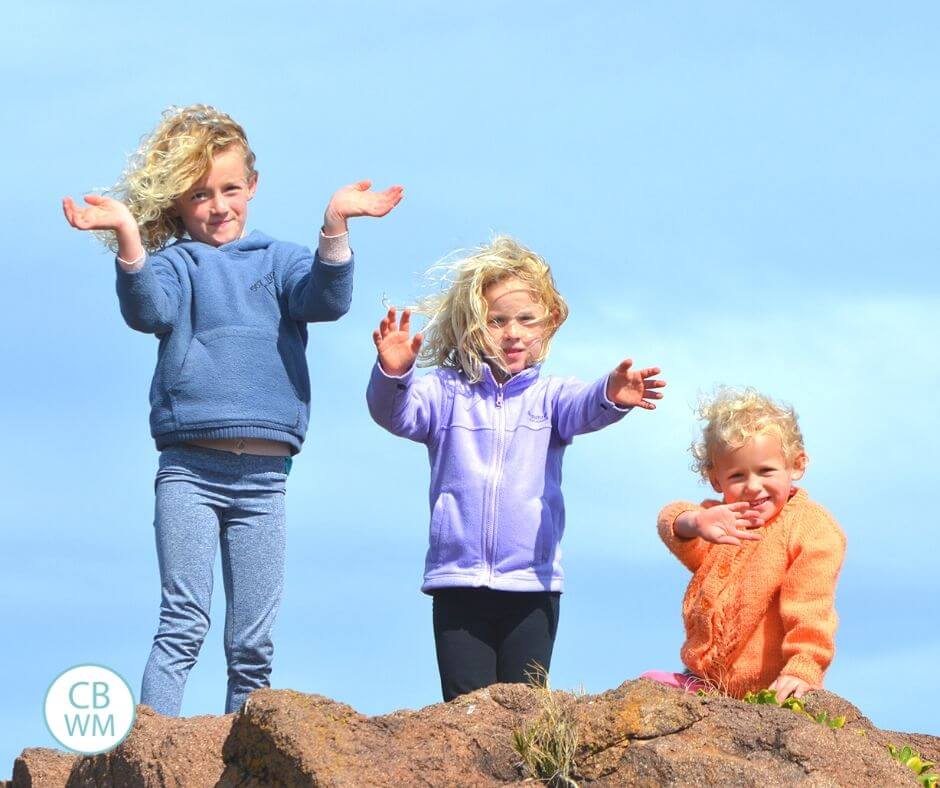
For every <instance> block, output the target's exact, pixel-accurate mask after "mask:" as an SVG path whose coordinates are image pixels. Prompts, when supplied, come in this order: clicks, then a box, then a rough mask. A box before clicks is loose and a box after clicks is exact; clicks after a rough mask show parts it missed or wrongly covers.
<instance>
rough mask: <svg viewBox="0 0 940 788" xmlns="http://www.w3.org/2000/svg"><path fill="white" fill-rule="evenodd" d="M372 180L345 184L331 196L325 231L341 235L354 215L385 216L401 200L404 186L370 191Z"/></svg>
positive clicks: (325, 214) (324, 225) (326, 214)
mask: <svg viewBox="0 0 940 788" xmlns="http://www.w3.org/2000/svg"><path fill="white" fill-rule="evenodd" d="M370 186H372V181H359V182H358V183H351V184H349V186H343V187H342V188H341V189H339V190H338V191H337V192H336V194H334V195H333V196H332V197H331V198H330V203H329V205H327V206H326V213H324V214H323V232H324V233H325V234H326V235H340V234H341V233H344V232H346V220H347V219H351V218H353V217H354V216H385V214H387V213H388V212H389V211H390V210H392V208H394V207H395V206H396V205H398V203H399V202H401V198H402V195H403V194H404V191H405V190H404V188H403V187H401V186H390V187H389V188H387V189H386V190H385V191H382V192H373V191H369V187H370Z"/></svg>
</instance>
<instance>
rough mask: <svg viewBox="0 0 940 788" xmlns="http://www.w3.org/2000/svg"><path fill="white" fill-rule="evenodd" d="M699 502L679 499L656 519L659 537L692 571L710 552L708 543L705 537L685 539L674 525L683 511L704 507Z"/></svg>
mask: <svg viewBox="0 0 940 788" xmlns="http://www.w3.org/2000/svg"><path fill="white" fill-rule="evenodd" d="M702 508H703V507H701V506H699V505H698V504H694V503H689V502H688V501H677V502H676V503H671V504H669V505H668V506H666V507H665V508H664V509H663V510H662V511H661V512H660V513H659V517H658V518H657V520H656V525H657V528H658V529H659V538H660V539H662V540H663V542H664V543H665V545H666V547H668V548H669V550H670V552H671V553H672V554H673V555H674V556H675V557H676V558H678V559H679V560H680V561H681V562H682V563H683V564H685V566H686V567H687V568H688V569H689V571H690V572H694V571H695V570H697V569H698V568H699V567H700V566H701V565H702V561H703V560H704V559H705V556H706V554H707V553H708V547H709V545H708V543H707V542H706V541H705V540H704V539H698V538H695V539H683V538H681V537H679V536H676V532H675V531H674V530H673V528H672V526H673V524H674V523H675V522H676V518H678V517H679V515H680V514H682V513H683V512H694V511H698V510H700V509H702Z"/></svg>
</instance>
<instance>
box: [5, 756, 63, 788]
mask: <svg viewBox="0 0 940 788" xmlns="http://www.w3.org/2000/svg"><path fill="white" fill-rule="evenodd" d="M76 760H78V756H76V755H69V754H68V753H64V752H59V751H58V750H52V749H49V748H48V747H31V748H30V749H28V750H23V753H22V754H21V755H20V757H19V758H17V759H16V761H14V763H13V781H12V783H11V785H12V787H13V788H59V786H61V785H65V783H66V781H67V780H68V778H69V774H70V773H71V771H72V767H73V766H74V765H75V761H76Z"/></svg>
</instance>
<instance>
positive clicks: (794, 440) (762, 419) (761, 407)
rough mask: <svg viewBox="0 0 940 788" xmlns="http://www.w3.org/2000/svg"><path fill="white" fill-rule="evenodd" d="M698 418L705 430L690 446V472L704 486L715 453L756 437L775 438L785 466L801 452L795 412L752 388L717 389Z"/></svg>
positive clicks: (736, 447) (800, 436)
mask: <svg viewBox="0 0 940 788" xmlns="http://www.w3.org/2000/svg"><path fill="white" fill-rule="evenodd" d="M698 418H699V419H700V420H701V421H704V422H705V426H704V427H703V428H702V437H701V439H700V440H698V441H695V442H694V443H693V444H692V446H691V451H692V457H693V460H692V470H694V471H695V472H696V473H699V474H701V475H702V478H703V479H704V480H705V481H706V482H707V481H708V479H709V473H710V472H711V471H712V470H713V469H714V467H715V454H716V452H718V451H722V450H727V449H731V450H734V449H738V448H740V447H741V446H743V445H744V444H745V443H747V442H748V441H749V440H751V439H752V438H754V437H755V436H757V435H774V436H776V437H777V438H779V439H780V445H781V447H782V448H783V456H784V457H785V458H786V460H787V462H788V463H792V462H793V460H794V459H795V458H796V456H797V455H798V454H800V453H803V452H804V451H805V449H804V447H803V434H802V433H801V432H800V425H799V424H798V423H797V416H796V411H794V410H793V408H792V407H790V406H789V405H784V404H780V403H777V402H774V401H773V400H772V399H771V398H770V397H766V396H764V395H763V394H761V393H760V392H759V391H757V390H755V389H753V388H743V389H735V388H729V387H724V386H723V387H720V388H719V389H717V391H716V392H715V394H714V395H713V396H712V397H710V398H707V399H703V400H702V401H701V402H700V403H699V407H698Z"/></svg>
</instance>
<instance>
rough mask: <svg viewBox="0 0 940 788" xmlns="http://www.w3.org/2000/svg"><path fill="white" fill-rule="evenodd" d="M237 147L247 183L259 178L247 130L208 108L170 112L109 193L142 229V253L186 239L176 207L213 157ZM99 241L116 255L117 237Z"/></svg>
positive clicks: (103, 237)
mask: <svg viewBox="0 0 940 788" xmlns="http://www.w3.org/2000/svg"><path fill="white" fill-rule="evenodd" d="M233 145H237V146H238V147H240V148H241V149H242V150H243V151H244V153H245V177H246V179H247V180H249V181H251V180H252V179H254V178H255V177H257V174H258V173H257V172H256V171H255V154H254V153H252V151H251V148H250V147H249V146H248V137H247V136H246V135H245V131H244V129H243V128H242V127H241V126H239V125H238V124H237V123H236V122H235V121H234V120H232V118H231V117H229V116H228V115H226V114H225V113H224V112H220V111H219V110H217V109H215V108H214V107H210V106H208V105H206V104H191V105H190V106H188V107H169V108H168V109H166V110H164V112H163V120H162V121H161V122H160V124H159V125H158V126H157V127H156V128H155V129H154V130H153V132H152V133H151V134H149V135H147V136H146V137H144V138H143V140H142V141H141V143H140V147H138V149H137V151H136V153H134V154H133V155H132V156H131V157H130V159H129V161H128V164H127V167H126V169H125V170H124V172H123V174H122V175H121V179H120V180H119V181H118V182H117V183H116V184H115V185H114V186H113V187H111V189H109V190H108V194H110V195H111V196H112V197H114V198H115V199H118V200H121V201H122V202H123V203H124V204H125V205H127V207H128V208H129V209H130V212H131V215H132V216H133V217H134V219H135V220H136V221H137V225H138V227H139V228H140V237H141V241H142V243H143V246H144V248H145V249H146V250H147V251H149V252H153V251H156V250H157V249H160V248H162V247H163V246H165V245H166V244H167V243H168V242H169V241H170V240H172V239H174V238H182V237H183V235H184V234H185V233H186V229H185V227H183V222H182V220H181V219H180V217H179V215H178V214H177V212H176V208H175V206H174V201H175V200H176V199H177V198H178V197H180V196H181V195H182V194H185V193H186V192H187V191H188V190H189V189H190V187H191V186H192V185H193V184H194V183H195V182H196V181H198V180H199V179H200V178H202V177H203V176H204V175H205V174H206V173H207V172H208V171H209V167H210V166H211V164H212V159H213V157H214V156H215V155H216V154H218V153H220V152H221V151H224V150H226V149H227V148H229V147H231V146H233ZM98 237H99V238H100V239H101V240H102V241H103V242H104V243H105V244H106V245H107V246H108V247H109V248H111V249H112V250H114V251H117V237H116V235H115V233H113V232H102V233H99V234H98Z"/></svg>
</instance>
